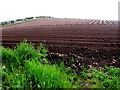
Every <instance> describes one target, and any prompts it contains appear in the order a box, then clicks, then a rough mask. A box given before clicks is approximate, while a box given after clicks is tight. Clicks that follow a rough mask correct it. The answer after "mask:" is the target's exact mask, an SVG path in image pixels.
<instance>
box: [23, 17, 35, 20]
mask: <svg viewBox="0 0 120 90" xmlns="http://www.w3.org/2000/svg"><path fill="white" fill-rule="evenodd" d="M25 19H27V20H31V19H34V17H27V18H25Z"/></svg>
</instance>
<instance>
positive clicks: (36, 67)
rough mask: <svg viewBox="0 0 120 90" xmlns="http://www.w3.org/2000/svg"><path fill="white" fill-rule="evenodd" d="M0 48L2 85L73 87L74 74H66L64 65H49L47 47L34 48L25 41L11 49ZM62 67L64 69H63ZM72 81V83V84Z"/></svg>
mask: <svg viewBox="0 0 120 90" xmlns="http://www.w3.org/2000/svg"><path fill="white" fill-rule="evenodd" d="M1 49H2V58H3V60H2V61H3V64H2V79H3V82H2V86H3V88H4V89H8V88H26V89H28V88H29V89H30V88H75V87H79V86H78V85H76V84H77V83H78V82H74V80H73V79H74V78H76V75H70V74H69V75H68V74H66V71H67V69H65V67H64V65H62V64H61V66H62V67H58V65H49V64H48V63H49V62H48V60H47V58H46V56H47V49H46V48H45V47H44V46H43V45H40V46H39V47H37V48H36V49H35V48H34V46H33V44H31V43H27V41H24V42H21V43H20V44H18V45H17V46H16V47H14V48H13V49H10V48H5V47H1ZM63 69H64V70H63ZM73 83H74V84H73Z"/></svg>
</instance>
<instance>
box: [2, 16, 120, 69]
mask: <svg viewBox="0 0 120 90" xmlns="http://www.w3.org/2000/svg"><path fill="white" fill-rule="evenodd" d="M24 39H27V40H28V41H31V42H33V43H35V45H39V43H40V42H43V43H45V45H46V46H47V47H48V49H49V55H48V58H49V59H50V60H52V59H56V58H61V59H63V60H70V59H71V57H74V58H75V59H76V60H77V61H78V62H79V63H80V64H85V65H99V66H104V65H109V66H116V67H120V60H118V59H117V57H118V56H120V42H119V35H118V22H117V21H108V20H106V21H104V20H87V19H63V18H62V19H60V18H53V19H39V20H34V21H30V22H26V23H21V24H16V25H10V26H5V27H3V28H2V45H4V46H6V47H12V46H14V45H15V44H16V43H19V42H20V41H22V40H24ZM79 63H78V64H79Z"/></svg>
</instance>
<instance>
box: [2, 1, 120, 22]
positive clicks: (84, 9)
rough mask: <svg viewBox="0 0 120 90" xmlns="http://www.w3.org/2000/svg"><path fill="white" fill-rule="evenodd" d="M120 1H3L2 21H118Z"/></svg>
mask: <svg viewBox="0 0 120 90" xmlns="http://www.w3.org/2000/svg"><path fill="white" fill-rule="evenodd" d="M118 1H120V0H1V1H0V12H1V13H0V21H5V20H12V19H13V20H15V19H19V18H26V17H31V16H33V17H35V16H53V17H55V18H80V19H102V20H117V19H118Z"/></svg>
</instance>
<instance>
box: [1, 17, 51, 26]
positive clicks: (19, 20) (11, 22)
mask: <svg viewBox="0 0 120 90" xmlns="http://www.w3.org/2000/svg"><path fill="white" fill-rule="evenodd" d="M40 18H53V17H51V16H37V17H26V18H24V19H17V20H10V21H4V22H1V23H0V25H7V24H15V23H19V22H25V21H29V20H34V19H40Z"/></svg>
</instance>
